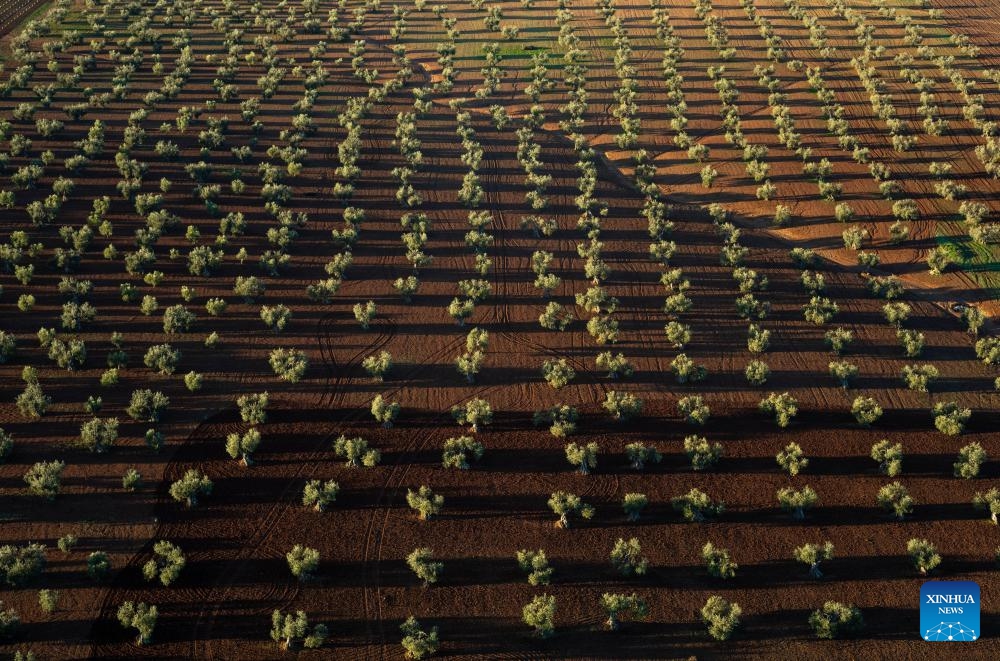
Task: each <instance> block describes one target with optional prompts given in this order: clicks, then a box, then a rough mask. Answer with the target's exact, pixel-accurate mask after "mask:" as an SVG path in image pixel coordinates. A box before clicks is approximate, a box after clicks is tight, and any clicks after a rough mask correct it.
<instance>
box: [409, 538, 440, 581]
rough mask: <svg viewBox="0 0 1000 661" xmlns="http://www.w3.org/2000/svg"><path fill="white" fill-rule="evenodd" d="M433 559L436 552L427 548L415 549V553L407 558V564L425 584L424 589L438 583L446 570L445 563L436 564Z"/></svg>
mask: <svg viewBox="0 0 1000 661" xmlns="http://www.w3.org/2000/svg"><path fill="white" fill-rule="evenodd" d="M433 558H434V551H433V550H432V549H429V548H427V547H420V548H416V549H413V552H412V553H410V554H409V555H408V556H406V564H407V565H408V566H409V568H410V569H411V570H412V571H413V573H414V574H416V575H417V578H419V579H420V580H422V581H423V582H424V587H427V586H430V585H432V584H433V583H437V581H438V578H439V577H440V575H441V571H442V570H443V569H444V563H443V562H435V561H434V559H433Z"/></svg>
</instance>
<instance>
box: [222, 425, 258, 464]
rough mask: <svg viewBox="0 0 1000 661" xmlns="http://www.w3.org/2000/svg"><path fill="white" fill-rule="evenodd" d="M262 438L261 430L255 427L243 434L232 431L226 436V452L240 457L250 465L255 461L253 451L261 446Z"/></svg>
mask: <svg viewBox="0 0 1000 661" xmlns="http://www.w3.org/2000/svg"><path fill="white" fill-rule="evenodd" d="M260 438H261V437H260V432H259V431H258V430H257V429H255V428H254V429H248V430H247V431H245V432H243V433H242V434H240V433H239V432H232V433H231V434H228V435H227V436H226V454H228V455H229V456H230V457H232V458H233V459H239V460H240V463H242V464H243V465H244V466H249V465H251V464H252V463H253V453H254V452H256V451H257V448H258V447H260Z"/></svg>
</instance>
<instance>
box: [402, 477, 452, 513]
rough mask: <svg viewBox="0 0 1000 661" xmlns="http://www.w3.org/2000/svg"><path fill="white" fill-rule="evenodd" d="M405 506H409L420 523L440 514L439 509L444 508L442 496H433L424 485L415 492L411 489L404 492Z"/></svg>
mask: <svg viewBox="0 0 1000 661" xmlns="http://www.w3.org/2000/svg"><path fill="white" fill-rule="evenodd" d="M406 504H407V505H409V506H410V509H412V510H414V511H416V512H417V515H418V516H419V517H420V520H421V521H426V520H428V519H430V518H431V517H432V516H436V515H437V514H440V513H441V508H442V507H443V506H444V496H442V495H440V494H435V493H434V491H433V490H432V489H431V488H430V487H429V486H427V485H426V484H425V485H422V486H421V487H420V488H419V489H417V490H416V491H413V490H412V489H407V490H406Z"/></svg>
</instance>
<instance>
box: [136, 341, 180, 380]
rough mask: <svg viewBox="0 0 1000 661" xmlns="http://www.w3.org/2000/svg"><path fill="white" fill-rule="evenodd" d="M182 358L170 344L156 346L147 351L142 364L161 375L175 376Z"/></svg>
mask: <svg viewBox="0 0 1000 661" xmlns="http://www.w3.org/2000/svg"><path fill="white" fill-rule="evenodd" d="M180 358H181V352H180V351H178V350H176V349H174V348H173V347H172V346H170V345H169V344H156V345H154V346H151V347H150V348H149V349H148V350H147V351H146V355H145V356H144V357H143V360H142V362H143V364H145V365H146V367H148V368H149V369H151V370H155V371H156V372H158V373H160V374H173V373H174V371H175V370H176V369H177V363H178V362H179V361H180Z"/></svg>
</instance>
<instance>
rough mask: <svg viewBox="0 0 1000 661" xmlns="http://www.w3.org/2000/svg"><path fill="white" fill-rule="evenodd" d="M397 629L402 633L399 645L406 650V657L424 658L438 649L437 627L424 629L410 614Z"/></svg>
mask: <svg viewBox="0 0 1000 661" xmlns="http://www.w3.org/2000/svg"><path fill="white" fill-rule="evenodd" d="M399 630H400V631H401V632H402V633H403V640H402V641H401V642H400V645H402V646H403V649H404V650H405V651H406V653H405V656H406V658H407V659H414V661H419V659H425V658H427V657H429V656H432V655H434V654H435V653H437V651H438V647H439V646H440V642H439V640H438V628H437V627H431V628H430V629H429V630H427V631H425V630H424V629H423V628H421V626H420V622H418V621H417V619H416V618H415V617H413V616H412V615H411V616H410V617H408V618H406V621H405V622H403V623H402V624H401V625H399Z"/></svg>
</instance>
